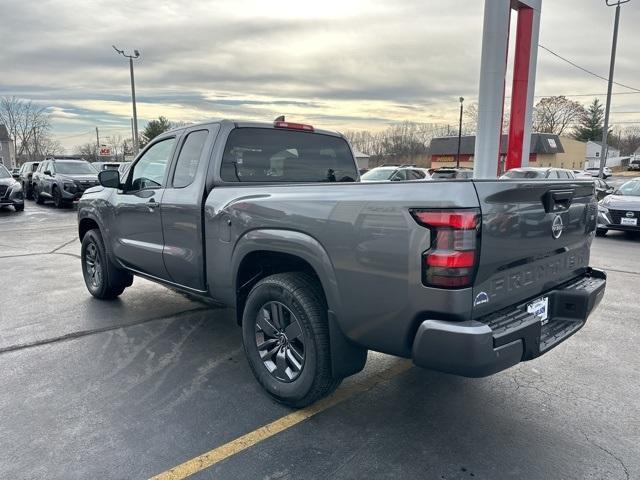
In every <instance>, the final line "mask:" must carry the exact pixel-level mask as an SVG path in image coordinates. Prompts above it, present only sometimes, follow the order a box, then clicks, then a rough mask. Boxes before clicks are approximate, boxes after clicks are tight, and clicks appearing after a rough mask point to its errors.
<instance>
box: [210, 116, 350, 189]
mask: <svg viewBox="0 0 640 480" xmlns="http://www.w3.org/2000/svg"><path fill="white" fill-rule="evenodd" d="M220 177H221V178H222V180H223V181H225V182H243V183H244V182H285V183H294V182H307V183H311V182H354V181H356V179H357V178H358V171H357V170H356V164H355V161H354V159H353V156H352V154H351V149H350V148H349V145H348V144H347V142H346V140H344V139H343V138H341V137H334V136H332V135H324V134H320V133H309V132H299V131H292V130H280V129H270V128H256V127H246V128H236V129H234V130H232V131H231V133H230V134H229V137H228V139H227V144H226V146H225V149H224V153H223V156H222V166H221V169H220Z"/></svg>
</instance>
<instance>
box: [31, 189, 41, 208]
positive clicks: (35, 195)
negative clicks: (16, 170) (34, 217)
mask: <svg viewBox="0 0 640 480" xmlns="http://www.w3.org/2000/svg"><path fill="white" fill-rule="evenodd" d="M32 191H33V193H32V195H33V199H34V200H35V201H36V203H37V204H38V205H42V204H43V203H44V199H43V198H42V195H40V191H39V190H38V187H36V186H35V185H34V186H33V190H32Z"/></svg>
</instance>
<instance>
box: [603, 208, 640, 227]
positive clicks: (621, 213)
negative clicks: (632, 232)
mask: <svg viewBox="0 0 640 480" xmlns="http://www.w3.org/2000/svg"><path fill="white" fill-rule="evenodd" d="M628 211H629V210H609V214H610V215H611V220H613V223H614V224H618V223H621V220H622V218H627V212H628ZM632 213H633V217H628V218H640V212H632Z"/></svg>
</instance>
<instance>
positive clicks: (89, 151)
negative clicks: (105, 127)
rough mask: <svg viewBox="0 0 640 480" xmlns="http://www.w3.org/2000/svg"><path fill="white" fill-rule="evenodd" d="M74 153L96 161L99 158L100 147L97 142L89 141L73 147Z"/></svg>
mask: <svg viewBox="0 0 640 480" xmlns="http://www.w3.org/2000/svg"><path fill="white" fill-rule="evenodd" d="M72 151H73V154H74V155H79V156H81V157H83V158H84V159H85V160H89V161H90V162H95V161H97V159H98V149H97V146H96V143H95V142H87V143H83V144H82V145H76V146H75V147H73V150H72Z"/></svg>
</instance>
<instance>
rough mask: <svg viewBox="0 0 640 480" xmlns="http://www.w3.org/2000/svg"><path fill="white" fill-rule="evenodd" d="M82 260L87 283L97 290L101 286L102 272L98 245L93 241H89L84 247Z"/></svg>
mask: <svg viewBox="0 0 640 480" xmlns="http://www.w3.org/2000/svg"><path fill="white" fill-rule="evenodd" d="M84 262H85V271H86V280H87V283H88V284H89V286H90V287H91V288H93V289H95V290H99V289H100V288H101V287H102V280H103V276H104V272H103V268H102V261H101V259H100V255H99V253H98V246H97V245H96V243H95V242H94V241H91V242H89V244H88V245H87V247H86V250H85V255H84Z"/></svg>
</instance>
